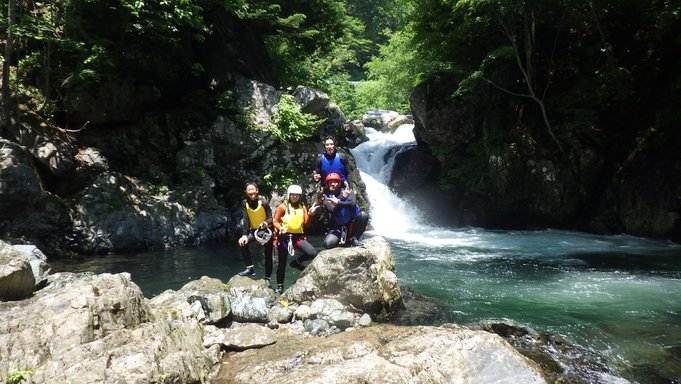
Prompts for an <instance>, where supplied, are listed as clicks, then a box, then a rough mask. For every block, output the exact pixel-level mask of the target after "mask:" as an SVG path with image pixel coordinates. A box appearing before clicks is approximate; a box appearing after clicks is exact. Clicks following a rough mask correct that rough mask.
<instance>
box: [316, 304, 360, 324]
mask: <svg viewBox="0 0 681 384" xmlns="http://www.w3.org/2000/svg"><path fill="white" fill-rule="evenodd" d="M310 316H311V317H312V318H317V319H320V320H324V321H326V322H327V323H329V324H330V325H334V326H336V327H338V328H339V329H341V330H344V329H346V328H348V327H351V326H352V325H354V323H355V315H354V314H353V313H350V312H348V311H346V310H345V306H344V305H343V304H341V302H340V301H338V300H335V299H317V300H315V301H314V302H313V303H312V305H310Z"/></svg>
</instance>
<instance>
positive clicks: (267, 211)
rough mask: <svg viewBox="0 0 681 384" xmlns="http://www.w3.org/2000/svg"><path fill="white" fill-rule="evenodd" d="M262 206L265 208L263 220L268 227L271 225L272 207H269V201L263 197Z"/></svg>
mask: <svg viewBox="0 0 681 384" xmlns="http://www.w3.org/2000/svg"><path fill="white" fill-rule="evenodd" d="M262 206H263V208H265V222H266V223H267V226H268V227H269V226H272V208H271V207H270V203H268V202H267V201H266V200H265V199H263V200H262Z"/></svg>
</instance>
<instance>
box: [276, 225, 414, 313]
mask: <svg viewBox="0 0 681 384" xmlns="http://www.w3.org/2000/svg"><path fill="white" fill-rule="evenodd" d="M394 271H395V259H393V256H392V251H391V249H390V246H389V245H388V242H387V241H385V239H383V238H382V237H372V238H369V239H367V240H366V241H365V242H364V247H362V248H334V249H330V250H324V251H322V252H320V253H319V254H318V255H317V257H315V259H314V260H312V262H311V263H310V264H309V265H308V266H307V268H305V270H304V271H303V272H302V273H301V274H300V276H299V277H298V280H297V281H296V282H295V283H294V284H293V285H292V286H291V287H289V288H288V289H287V290H286V291H285V292H284V295H283V297H284V298H285V299H286V300H289V301H296V302H312V301H314V300H316V299H318V298H329V299H336V300H338V301H339V302H341V303H342V304H344V305H347V306H350V307H352V308H355V309H356V310H358V311H362V312H368V313H371V314H373V315H375V316H376V317H377V318H379V319H385V318H387V317H389V316H390V315H391V314H393V313H395V312H397V311H398V310H400V309H402V308H403V303H402V294H401V292H400V287H399V285H398V281H397V276H396V275H395V272H394Z"/></svg>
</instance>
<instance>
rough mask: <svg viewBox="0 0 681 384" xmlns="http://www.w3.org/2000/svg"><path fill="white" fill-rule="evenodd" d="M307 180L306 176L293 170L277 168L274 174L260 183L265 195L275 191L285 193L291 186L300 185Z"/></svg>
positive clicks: (273, 171) (265, 177)
mask: <svg viewBox="0 0 681 384" xmlns="http://www.w3.org/2000/svg"><path fill="white" fill-rule="evenodd" d="M304 178H305V174H304V173H303V172H302V171H300V170H296V169H293V168H286V169H281V168H276V169H274V170H272V172H270V173H268V174H266V175H265V176H263V181H262V183H260V190H261V192H264V193H271V192H274V191H279V192H283V191H286V189H287V188H288V187H289V186H290V185H291V184H300V181H301V180H303V179H304Z"/></svg>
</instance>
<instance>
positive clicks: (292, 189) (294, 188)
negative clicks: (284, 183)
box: [287, 184, 303, 195]
mask: <svg viewBox="0 0 681 384" xmlns="http://www.w3.org/2000/svg"><path fill="white" fill-rule="evenodd" d="M292 193H293V194H298V195H302V194H303V189H302V188H300V185H295V184H294V185H292V186H290V187H288V192H287V194H288V195H290V194H292Z"/></svg>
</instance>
